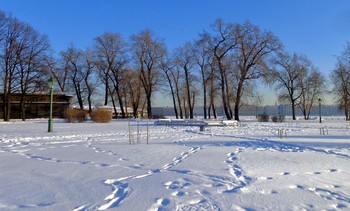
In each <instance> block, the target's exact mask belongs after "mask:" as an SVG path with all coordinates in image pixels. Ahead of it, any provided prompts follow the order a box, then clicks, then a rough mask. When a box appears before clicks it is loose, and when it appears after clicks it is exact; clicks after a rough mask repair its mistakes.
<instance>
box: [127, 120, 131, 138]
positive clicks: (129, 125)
mask: <svg viewBox="0 0 350 211" xmlns="http://www.w3.org/2000/svg"><path fill="white" fill-rule="evenodd" d="M128 128H129V144H131V131H130V129H131V128H130V120H129V121H128Z"/></svg>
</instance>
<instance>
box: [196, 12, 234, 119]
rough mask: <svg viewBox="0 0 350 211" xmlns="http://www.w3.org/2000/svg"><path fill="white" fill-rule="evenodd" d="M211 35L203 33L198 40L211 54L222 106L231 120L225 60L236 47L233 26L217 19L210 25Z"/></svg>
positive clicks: (227, 67)
mask: <svg viewBox="0 0 350 211" xmlns="http://www.w3.org/2000/svg"><path fill="white" fill-rule="evenodd" d="M212 31H213V34H211V33H210V32H207V31H205V32H203V33H202V34H201V35H200V37H201V38H200V39H201V40H202V41H203V42H206V43H207V46H208V50H210V51H211V52H212V53H213V56H214V58H215V62H214V63H213V64H216V65H217V70H218V72H219V79H220V80H219V81H220V90H221V97H222V105H223V109H224V112H225V115H226V118H227V119H232V112H230V99H229V96H228V95H227V93H229V90H228V86H227V83H228V79H227V77H228V71H229V64H228V63H227V58H228V57H229V56H230V54H231V53H232V51H233V50H234V48H235V47H236V45H237V40H236V37H235V35H234V25H233V24H231V23H224V21H223V20H222V19H218V20H216V21H215V22H214V24H213V25H212Z"/></svg>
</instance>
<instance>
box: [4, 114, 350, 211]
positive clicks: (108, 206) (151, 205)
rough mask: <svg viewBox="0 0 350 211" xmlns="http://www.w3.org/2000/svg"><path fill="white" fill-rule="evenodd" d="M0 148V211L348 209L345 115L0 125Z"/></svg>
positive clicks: (349, 141)
mask: <svg viewBox="0 0 350 211" xmlns="http://www.w3.org/2000/svg"><path fill="white" fill-rule="evenodd" d="M129 123H130V127H129ZM147 125H149V128H148V134H149V137H148V139H149V144H148V145H147V144H146V140H147ZM129 128H130V129H131V132H130V133H129ZM137 131H139V132H137ZM279 131H280V132H281V131H282V133H283V135H282V136H281V135H280V136H279ZM130 141H131V142H132V144H130ZM0 147H1V148H0V210H18V209H25V210H114V209H118V210H128V211H130V210H350V179H349V178H350V128H349V122H346V121H345V120H344V118H342V117H327V118H326V119H323V122H322V124H320V123H319V122H318V120H317V119H315V120H311V121H304V120H297V121H292V120H290V119H287V120H286V122H283V123H272V122H269V123H261V122H257V121H256V120H255V119H254V118H248V117H246V118H243V120H242V122H241V125H240V126H239V127H232V126H227V127H207V128H206V129H205V131H200V130H199V127H187V126H155V125H154V124H153V121H150V122H149V123H147V121H146V120H130V121H128V120H113V121H112V122H111V123H108V124H97V123H92V122H86V123H65V122H63V121H62V120H55V121H54V131H53V132H52V133H48V132H47V121H45V120H35V121H34V120H30V121H27V122H19V121H18V122H8V123H6V122H0Z"/></svg>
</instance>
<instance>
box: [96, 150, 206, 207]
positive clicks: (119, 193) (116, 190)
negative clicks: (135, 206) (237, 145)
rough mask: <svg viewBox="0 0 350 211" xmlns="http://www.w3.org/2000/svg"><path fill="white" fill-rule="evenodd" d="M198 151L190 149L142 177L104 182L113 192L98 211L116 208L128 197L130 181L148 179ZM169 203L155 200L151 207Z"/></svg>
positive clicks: (163, 200) (165, 200)
mask: <svg viewBox="0 0 350 211" xmlns="http://www.w3.org/2000/svg"><path fill="white" fill-rule="evenodd" d="M200 149H201V148H200V147H198V146H196V147H191V148H190V149H189V150H188V151H186V152H182V153H181V154H180V156H178V157H176V158H174V159H173V162H172V163H168V164H166V165H164V166H163V167H162V168H161V169H152V170H150V171H149V172H147V173H145V174H142V175H133V176H129V177H124V178H119V179H108V180H106V181H105V184H107V185H111V186H112V188H113V192H112V194H110V195H109V196H107V197H106V198H105V201H107V203H106V204H104V205H101V206H100V207H98V210H106V209H109V208H113V207H116V206H118V205H119V204H120V203H121V202H122V201H123V200H124V199H125V197H127V196H128V192H129V188H128V184H129V182H130V181H132V180H134V179H142V178H145V177H149V176H152V175H154V174H158V173H161V172H163V171H166V170H168V169H170V168H172V167H174V166H176V165H177V164H178V163H180V162H182V161H183V160H184V159H186V158H187V157H189V156H190V155H191V154H193V153H196V152H197V151H198V150H200ZM169 202H170V201H169V200H168V199H157V200H156V203H155V205H153V207H154V208H155V207H157V208H159V207H162V206H167V205H168V204H169Z"/></svg>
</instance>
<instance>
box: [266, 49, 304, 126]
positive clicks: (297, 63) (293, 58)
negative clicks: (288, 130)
mask: <svg viewBox="0 0 350 211" xmlns="http://www.w3.org/2000/svg"><path fill="white" fill-rule="evenodd" d="M273 63H274V64H275V68H274V70H273V71H272V77H273V80H274V82H275V83H276V90H278V91H279V94H280V95H279V99H280V100H282V101H283V100H287V101H289V102H290V103H291V106H292V116H293V120H296V114H295V106H296V105H297V103H298V100H299V99H300V97H301V96H302V94H303V85H302V83H301V82H302V79H303V78H305V77H307V75H308V68H309V67H310V61H309V60H308V59H307V58H306V57H305V56H299V55H297V54H293V55H290V54H288V53H285V52H280V53H279V54H278V56H277V57H276V58H275V59H274V60H273Z"/></svg>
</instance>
